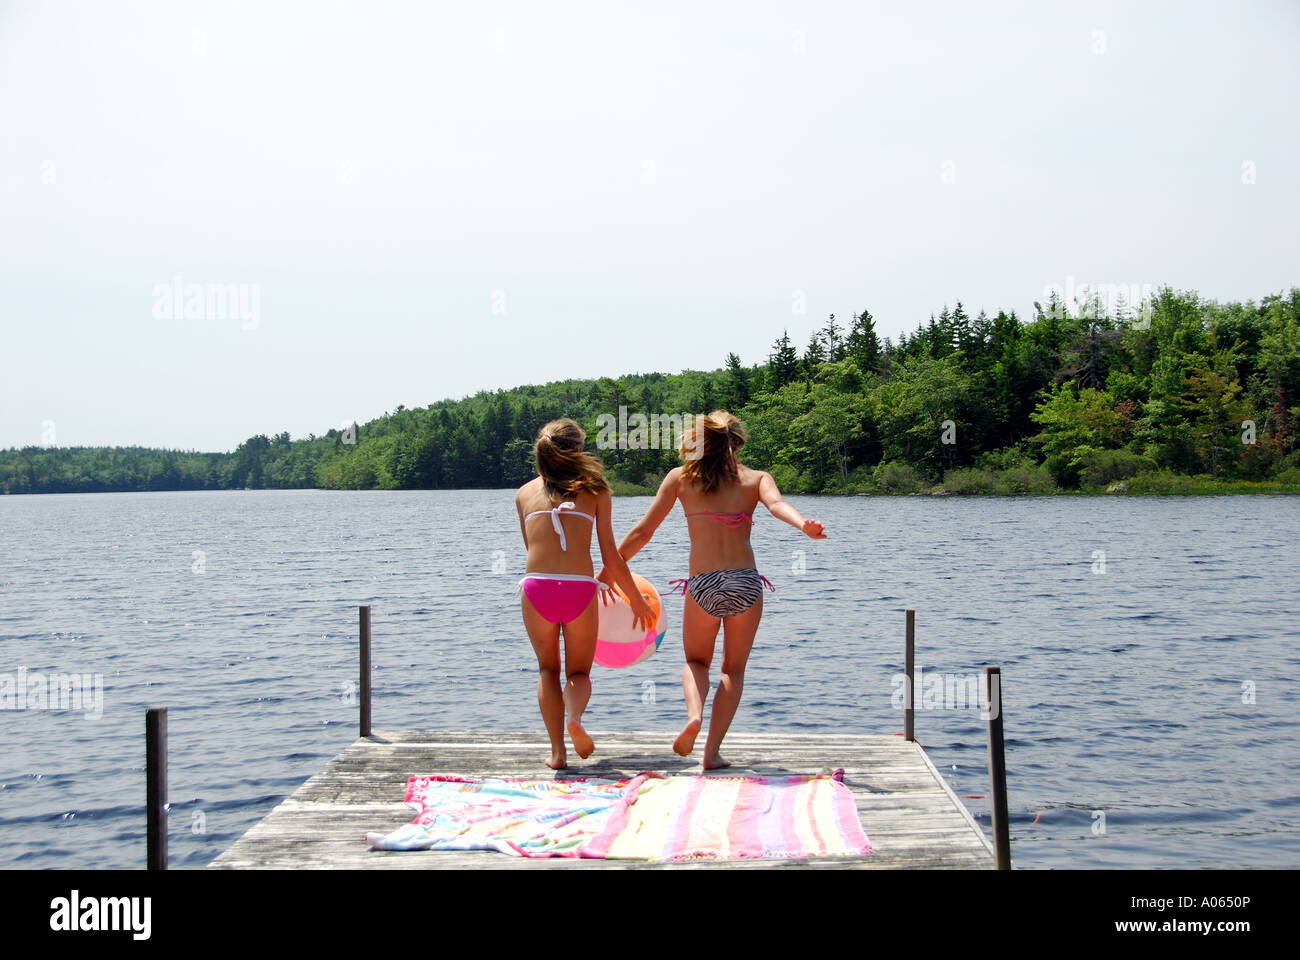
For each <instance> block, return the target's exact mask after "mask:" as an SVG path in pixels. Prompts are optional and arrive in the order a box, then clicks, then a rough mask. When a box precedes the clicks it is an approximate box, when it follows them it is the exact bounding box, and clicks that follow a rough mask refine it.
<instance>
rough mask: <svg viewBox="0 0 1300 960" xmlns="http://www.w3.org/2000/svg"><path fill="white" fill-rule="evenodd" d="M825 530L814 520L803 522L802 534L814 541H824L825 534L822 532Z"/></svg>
mask: <svg viewBox="0 0 1300 960" xmlns="http://www.w3.org/2000/svg"><path fill="white" fill-rule="evenodd" d="M825 529H826V528H825V527H823V526H822V525H821V524H820V523H818V522H817V521H816V520H805V521H804V522H803V532H804V533H806V534H808V536H810V537H812V538H813V539H814V540H825V539H826V534H824V533H823V532H822V531H823V530H825Z"/></svg>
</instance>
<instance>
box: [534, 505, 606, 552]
mask: <svg viewBox="0 0 1300 960" xmlns="http://www.w3.org/2000/svg"><path fill="white" fill-rule="evenodd" d="M576 506H577V504H575V503H574V502H573V501H572V500H565V501H564V502H563V503H562V504H560V505H559V506H558V507H555V508H553V509H551V510H534V511H533V512H532V513H530V514H528V515H527V516H525V517H524V522H525V523H527V522H528V521H529V520H530V519H532V518H533V517H539V516H541V515H542V514H544V513H549V514H550V515H551V526H553V527H554V528H555V532H556V533H558V534H559V535H560V549H561V550H568V549H569V544H568V542H567V541H566V540H565V539H564V525H563V524H561V523H560V511H562V510H563V511H564V516H566V517H586V518H587V519H588V520H590V521H591V522H592V523H595V522H596V518H595V517H593V516H592V515H591V514H589V513H579V512H578V511H577V510H576V509H574V508H575V507H576Z"/></svg>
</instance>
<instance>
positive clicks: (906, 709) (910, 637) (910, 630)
mask: <svg viewBox="0 0 1300 960" xmlns="http://www.w3.org/2000/svg"><path fill="white" fill-rule="evenodd" d="M915 665H916V611H915V610H912V609H910V608H909V609H908V611H907V650H906V653H905V654H904V656H903V673H904V674H906V675H907V696H906V698H905V699H904V700H903V739H904V740H908V741H913V740H915V739H916V718H915V714H914V713H913V710H914V709H915V707H916V677H915V675H914V674H913V673H912V670H913V668H914V667H915Z"/></svg>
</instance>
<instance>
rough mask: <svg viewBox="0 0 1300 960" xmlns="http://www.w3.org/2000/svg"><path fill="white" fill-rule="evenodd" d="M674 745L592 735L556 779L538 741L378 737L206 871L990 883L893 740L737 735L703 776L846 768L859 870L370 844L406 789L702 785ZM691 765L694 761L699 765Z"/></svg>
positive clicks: (968, 822)
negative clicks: (521, 783)
mask: <svg viewBox="0 0 1300 960" xmlns="http://www.w3.org/2000/svg"><path fill="white" fill-rule="evenodd" d="M675 735H676V731H673V732H658V733H609V732H605V733H602V732H600V731H592V736H593V738H594V739H595V741H596V754H595V755H594V756H592V757H591V758H589V759H588V760H585V761H584V760H577V759H576V757H574V756H573V754H572V753H570V764H569V767H568V768H567V769H565V770H562V771H559V772H556V771H553V770H550V769H548V768H547V767H546V765H545V763H544V760H545V758H546V756H547V755H548V752H549V749H550V748H549V746H548V744H547V742H546V739H545V737H544V735H543V734H542V731H541V730H540V729H539V730H536V731H530V732H496V731H492V732H488V731H481V730H479V731H469V730H463V731H415V732H394V731H375V732H374V733H373V734H372V735H371V736H370V737H366V738H362V739H360V740H357V741H356V742H355V743H353V744H352V745H351V746H349V747H348V748H347V749H346V750H344V751H343V753H341V754H340V755H339V756H337V757H335V758H334V759H333V760H332V761H330V763H329V764H328V765H327V766H326V767H325V769H324V770H322V771H321V772H320V773H318V774H316V775H315V776H314V777H312V778H311V779H310V780H308V781H307V782H306V783H304V784H303V785H302V786H301V787H300V788H299V789H298V790H297V791H295V792H294V793H293V795H292V796H290V797H288V798H287V799H286V800H284V802H282V803H281V804H280V805H279V806H277V807H276V808H275V809H274V810H272V811H271V812H270V813H269V814H268V815H267V816H266V818H265V819H263V820H262V821H261V822H260V823H258V824H256V825H255V826H253V827H252V829H250V830H249V831H248V832H247V833H246V834H244V836H243V837H241V838H240V839H239V840H238V841H237V842H236V843H235V844H234V845H233V846H232V847H231V848H230V849H229V850H227V851H225V852H224V853H222V854H221V855H220V856H219V857H217V858H216V859H215V860H213V861H212V863H210V864H209V865H208V866H209V867H210V868H215V869H357V868H373V869H384V870H390V869H415V870H427V869H431V868H434V869H437V868H447V869H466V868H470V869H473V868H492V869H501V868H512V869H528V870H538V869H624V870H625V869H647V868H649V869H701V868H704V869H708V868H716V867H725V868H736V867H757V868H773V867H804V868H809V867H815V868H822V867H827V868H841V869H842V868H856V869H871V868H923V869H936V868H937V869H972V868H974V869H993V868H994V865H995V856H994V848H993V846H992V845H991V844H990V843H989V841H988V840H987V839H986V838H985V836H984V832H983V830H981V829H980V827H979V825H978V824H977V823H976V822H975V820H974V818H973V817H971V815H970V813H969V811H967V810H966V808H965V807H964V806H963V805H962V803H961V801H960V800H959V799H957V797H956V795H954V794H953V792H952V790H951V789H950V788H949V787H948V785H947V783H945V782H944V780H943V778H942V777H941V776H940V775H939V773H938V771H937V770H935V768H934V765H933V764H932V763H931V762H930V759H929V758H928V757H927V756H926V755H925V751H924V750H923V749H922V748H921V747H920V745H919V744H916V743H913V742H909V741H907V740H905V739H904V738H903V737H901V736H887V735H855V734H790V733H771V734H768V733H741V732H732V733H729V734H728V735H727V740H726V743H725V744H724V753H725V755H726V757H727V759H728V760H730V761H731V763H732V765H731V767H730V768H728V769H726V770H722V771H716V772H710V773H709V774H708V775H709V776H729V775H735V774H757V775H761V776H790V775H800V774H803V775H811V774H817V773H820V772H822V771H823V770H825V769H827V768H831V769H835V768H838V767H843V768H844V783H845V785H846V786H848V787H849V788H850V789H851V790H852V791H853V796H854V797H855V798H856V800H857V808H858V815H859V817H860V818H861V820H862V826H863V829H864V830H865V831H866V833H867V837H868V839H869V840H870V841H871V846H872V853H870V854H868V855H866V856H862V857H846V858H833V859H816V860H728V861H695V862H690V863H673V864H661V863H642V862H639V861H630V860H580V859H570V858H562V857H555V858H546V859H529V858H525V857H511V856H506V855H504V854H500V853H496V852H493V851H432V850H428V851H403V852H394V851H377V850H371V849H369V847H367V845H366V843H365V841H364V840H363V839H362V835H363V834H364V833H366V832H367V831H374V832H377V833H388V832H390V831H392V830H395V829H396V828H398V827H400V826H401V825H402V824H405V823H409V822H410V820H411V819H412V818H413V817H414V812H413V811H412V810H411V808H410V807H407V806H406V805H405V804H404V803H403V802H402V798H403V796H404V795H405V790H406V781H407V779H408V778H410V777H412V776H420V775H426V774H433V773H454V774H459V775H461V776H475V777H492V776H509V777H520V778H530V779H549V778H552V777H558V778H571V777H591V776H598V777H609V778H618V777H633V776H635V775H636V774H638V773H641V772H642V771H646V770H653V771H655V772H658V773H662V774H665V775H669V776H671V775H673V774H690V773H699V772H701V770H700V765H699V761H698V759H696V758H682V757H678V756H676V755H674V754H673V753H672V751H671V744H672V740H673V737H674V736H675ZM696 756H697V757H698V752H697V755H696Z"/></svg>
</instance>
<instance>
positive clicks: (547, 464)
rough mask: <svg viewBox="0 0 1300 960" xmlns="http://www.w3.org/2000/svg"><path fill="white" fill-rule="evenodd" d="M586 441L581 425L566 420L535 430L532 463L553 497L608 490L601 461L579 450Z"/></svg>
mask: <svg viewBox="0 0 1300 960" xmlns="http://www.w3.org/2000/svg"><path fill="white" fill-rule="evenodd" d="M586 441H587V434H586V432H585V431H584V430H583V429H582V427H580V426H578V425H577V424H576V423H574V422H573V421H572V420H568V419H560V420H552V421H551V422H550V423H548V424H547V425H546V426H544V427H542V429H540V430H538V431H537V440H536V442H535V443H534V444H533V462H534V463H535V464H536V465H537V475H538V476H540V477H541V478H542V487H543V489H545V490H546V493H547V494H548V495H549V496H550V497H551V498H552V499H554V498H555V497H573V496H576V495H577V494H579V493H582V492H583V491H586V492H589V493H600V492H601V491H602V490H608V489H609V484H608V483H606V482H605V466H604V464H602V463H601V462H600V460H598V459H597V458H596V457H593V456H592V455H591V454H589V453H587V452H585V451H584V450H583V449H582V448H583V444H585V443H586Z"/></svg>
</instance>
